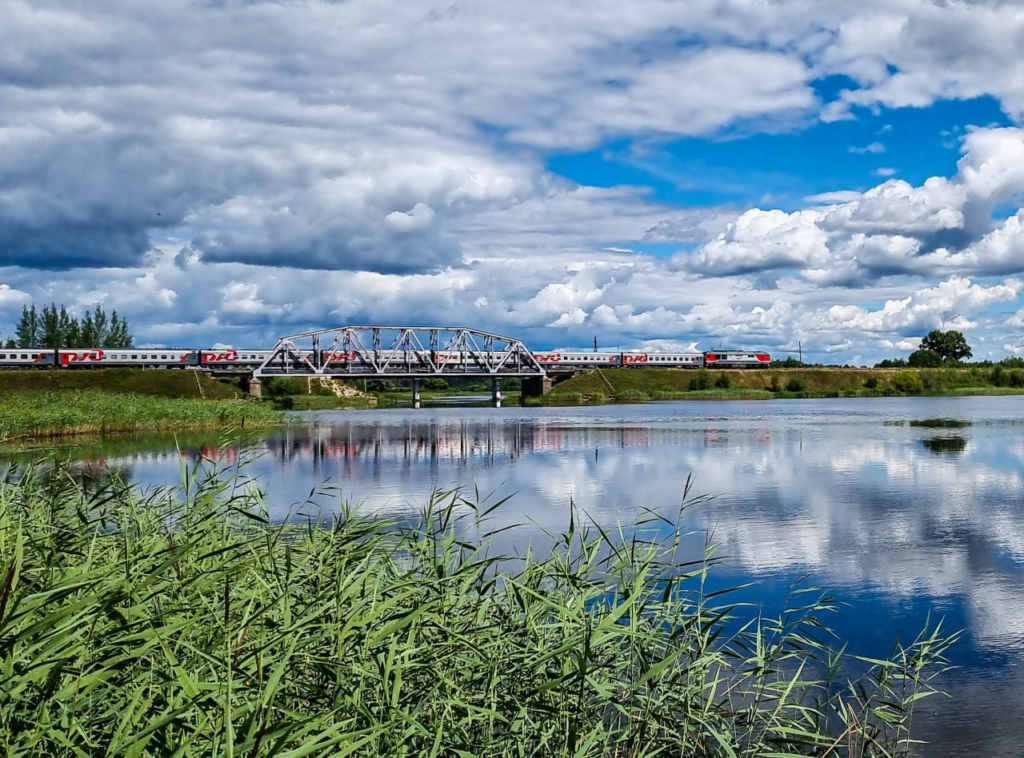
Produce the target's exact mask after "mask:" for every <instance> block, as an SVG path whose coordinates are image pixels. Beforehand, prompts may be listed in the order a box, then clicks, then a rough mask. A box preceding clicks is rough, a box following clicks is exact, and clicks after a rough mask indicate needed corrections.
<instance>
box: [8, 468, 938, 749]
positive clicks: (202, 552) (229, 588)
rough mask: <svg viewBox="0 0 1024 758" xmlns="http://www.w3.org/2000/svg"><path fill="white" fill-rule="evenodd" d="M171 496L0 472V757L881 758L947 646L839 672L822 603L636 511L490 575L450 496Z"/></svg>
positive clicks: (494, 563)
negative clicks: (748, 583)
mask: <svg viewBox="0 0 1024 758" xmlns="http://www.w3.org/2000/svg"><path fill="white" fill-rule="evenodd" d="M182 481H183V484H182V487H181V488H178V489H177V490H155V491H148V492H146V491H142V490H139V489H137V488H130V487H126V486H124V485H123V484H121V483H120V482H118V481H117V480H116V479H115V480H111V481H109V482H107V483H106V484H105V485H104V486H103V487H102V488H100V489H99V491H96V490H95V489H88V488H82V487H81V486H79V484H78V483H77V482H76V480H75V479H74V477H73V476H72V475H70V474H69V473H67V472H60V471H58V472H56V473H50V474H49V475H46V476H44V475H43V474H42V473H40V472H39V471H38V470H37V469H34V468H31V467H30V468H23V469H21V470H18V471H12V472H11V473H10V474H9V475H8V476H7V477H6V478H5V479H4V480H3V481H2V483H0V748H2V749H3V750H4V751H5V754H6V755H9V756H37V755H76V756H98V755H105V756H114V755H117V756H121V755H125V756H142V755H155V756H271V755H275V756H303V755H332V756H333V755H339V756H346V755H358V756H377V755H382V756H383V755H386V756H453V757H454V756H460V757H468V756H655V755H658V756H662V755H665V756H669V755H671V756H755V755H760V756H786V755H822V756H824V755H837V756H882V755H897V754H902V753H904V752H906V751H907V750H908V749H909V747H910V745H911V744H912V739H911V732H910V719H911V716H912V714H913V708H914V706H915V704H916V703H917V702H918V701H919V700H920V699H921V698H923V697H926V696H928V695H931V694H933V693H934V692H935V691H936V690H935V689H934V687H933V684H934V677H935V676H936V675H937V674H939V673H941V672H942V671H943V670H944V669H945V668H946V667H947V664H946V661H945V658H944V653H945V652H946V650H947V648H948V646H949V645H950V644H951V643H952V642H953V640H954V638H955V635H948V634H945V633H943V632H942V630H941V625H938V624H936V625H930V626H929V627H928V628H927V629H926V630H925V631H924V632H922V633H921V635H919V636H918V637H917V638H916V639H915V640H914V641H913V642H912V643H910V644H909V645H897V646H896V647H895V648H894V650H893V655H892V656H891V657H889V658H888V659H885V660H867V659H858V660H857V661H855V664H856V667H857V668H858V669H859V670H860V675H859V676H857V677H856V678H853V679H847V678H845V676H844V674H843V668H842V665H843V664H844V663H849V661H848V660H847V658H848V656H846V655H845V653H844V652H843V651H842V650H841V649H839V650H835V649H834V647H833V645H831V644H830V643H831V637H830V633H829V631H828V629H827V626H826V625H825V619H826V618H827V615H828V614H829V612H831V610H832V608H833V606H834V603H833V601H831V600H830V599H829V598H828V597H826V596H823V595H822V594H821V593H820V592H817V591H813V590H809V589H806V588H802V589H801V588H796V589H794V590H793V592H792V593H791V596H790V599H789V602H788V603H787V607H786V610H785V612H784V613H783V614H781V615H780V616H779V617H778V618H761V617H758V616H757V615H756V614H754V613H753V612H752V611H751V609H748V608H744V607H741V606H738V605H737V604H736V603H733V602H730V600H729V598H730V597H731V593H730V592H729V591H723V590H717V591H713V590H711V589H710V585H709V581H708V580H709V576H711V575H712V573H713V572H714V571H715V570H716V567H717V566H718V565H719V564H720V563H721V559H720V558H719V556H718V555H717V553H716V551H715V547H714V545H712V544H710V543H708V544H706V545H705V549H704V550H703V552H702V553H701V554H698V555H696V556H692V557H686V556H685V554H684V553H685V550H684V547H683V546H684V542H685V538H686V535H685V534H684V532H683V531H682V529H681V528H680V527H679V526H678V524H677V523H674V522H672V521H671V520H666V519H663V518H661V517H659V516H656V515H651V516H650V517H649V518H647V519H645V520H641V522H640V523H638V524H636V525H634V527H633V528H630V529H629V530H627V529H625V528H621V529H619V530H617V531H615V532H609V531H607V530H605V529H603V528H602V527H601V526H599V525H597V524H593V523H588V522H581V521H580V520H579V519H578V518H577V517H576V516H575V515H573V516H572V517H571V518H570V522H569V525H568V528H567V530H566V531H565V533H564V534H561V535H556V537H557V543H556V545H555V546H554V548H553V549H552V550H551V551H550V552H548V551H545V552H544V553H543V554H534V553H531V552H528V553H527V554H526V555H525V556H522V557H519V558H511V557H508V556H502V555H499V554H497V553H492V552H491V548H490V545H491V544H494V539H495V538H496V537H497V532H498V531H499V530H495V531H494V532H491V533H488V532H487V529H488V525H489V524H490V517H491V516H492V515H493V513H494V510H495V509H496V508H499V507H501V506H502V503H500V502H499V503H494V504H492V505H490V506H485V505H481V504H479V502H478V498H472V499H471V498H467V497H465V496H464V494H463V493H460V492H450V493H438V494H437V495H436V496H435V498H434V499H433V500H432V501H431V502H430V503H429V506H428V507H426V508H425V509H424V511H423V514H422V517H421V518H420V519H418V520H417V521H416V522H415V523H409V522H402V521H398V520H389V519H377V518H372V517H370V516H367V515H364V514H361V513H359V512H358V510H357V509H354V508H351V507H348V506H347V505H344V504H343V505H342V506H341V508H340V511H339V512H338V514H337V515H335V516H333V517H332V518H331V519H330V520H328V521H323V520H320V519H319V518H318V517H317V518H312V517H311V518H310V519H308V520H307V521H306V522H305V523H299V522H296V521H292V522H290V523H286V524H272V523H270V521H269V520H268V516H267V514H268V511H267V508H266V504H265V503H264V501H263V498H262V496H261V494H260V493H259V491H258V490H257V489H255V488H254V487H252V486H251V485H250V483H247V482H246V480H245V478H244V472H243V471H239V470H235V471H227V472H225V471H221V470H217V469H207V468H204V467H201V466H196V467H193V468H189V469H186V468H183V470H182ZM688 491H689V489H687V492H688ZM681 556H682V557H681Z"/></svg>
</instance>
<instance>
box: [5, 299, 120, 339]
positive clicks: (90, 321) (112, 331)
mask: <svg viewBox="0 0 1024 758" xmlns="http://www.w3.org/2000/svg"><path fill="white" fill-rule="evenodd" d="M15 333H16V339H15V342H16V345H15V346H16V347H48V348H60V347H73V348H88V347H106V348H115V349H117V348H120V349H128V348H130V347H132V345H133V343H134V341H135V338H134V337H133V336H132V333H131V329H130V328H129V327H128V322H127V321H125V320H124V319H123V318H121V317H120V316H119V315H118V313H117V311H113V312H112V313H111V316H110V319H109V320H108V319H107V313H106V311H104V310H103V308H102V307H101V306H99V305H97V306H96V307H95V308H94V309H93V310H92V311H91V312H89V313H86V315H85V316H83V317H82V319H81V320H80V321H79V320H77V319H76V318H75V317H74V316H72V315H71V314H70V313H68V311H67V308H65V307H64V306H63V305H61V306H60V307H58V306H57V304H56V303H50V304H49V305H47V306H44V307H43V309H42V311H37V310H36V306H35V304H34V303H33V304H32V306H31V307H29V306H25V308H23V309H22V313H21V319H20V320H19V321H18V325H17V328H16V332H15Z"/></svg>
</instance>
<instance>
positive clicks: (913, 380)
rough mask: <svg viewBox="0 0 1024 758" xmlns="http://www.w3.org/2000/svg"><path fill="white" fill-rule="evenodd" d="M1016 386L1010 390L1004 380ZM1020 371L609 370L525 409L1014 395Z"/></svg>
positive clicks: (564, 385)
mask: <svg viewBox="0 0 1024 758" xmlns="http://www.w3.org/2000/svg"><path fill="white" fill-rule="evenodd" d="M1011 380H1012V381H1013V382H1015V383H1016V384H1014V385H1013V386H1010V385H1009V383H1010V381H1011ZM1019 394H1024V371H1020V372H1019V373H1018V372H1003V371H1001V370H1000V371H998V372H996V373H993V372H992V371H991V370H985V369H980V368H962V369H961V368H944V369H921V370H918V369H905V368H904V369H849V368H830V369H808V368H798V369H792V368H790V369H764V370H761V369H757V370H728V371H703V372H701V371H687V370H683V369H656V368H644V369H629V368H612V369H600V370H590V371H587V372H584V373H581V374H577V375H576V376H574V377H572V378H570V379H567V380H566V381H563V382H561V383H559V384H557V385H555V387H554V388H553V389H552V390H551V392H550V393H548V394H547V395H545V396H544V397H543V398H528V399H527V404H529V405H572V404H590V403H592V404H600V403H606V402H646V401H651V400H770V399H787V398H788V399H793V398H836V397H850V398H853V397H889V396H898V395H930V396H942V395H1019Z"/></svg>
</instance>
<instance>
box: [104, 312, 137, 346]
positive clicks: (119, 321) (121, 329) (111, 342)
mask: <svg viewBox="0 0 1024 758" xmlns="http://www.w3.org/2000/svg"><path fill="white" fill-rule="evenodd" d="M133 341H134V340H133V338H132V335H131V332H129V331H128V322H127V321H125V320H124V319H123V318H121V317H120V316H118V315H117V311H113V312H111V314H110V330H109V331H108V332H107V336H106V337H105V338H104V339H103V347H112V348H116V349H120V350H127V349H128V348H130V347H131V346H132V342H133Z"/></svg>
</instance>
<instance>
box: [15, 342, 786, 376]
mask: <svg viewBox="0 0 1024 758" xmlns="http://www.w3.org/2000/svg"><path fill="white" fill-rule="evenodd" d="M271 354H272V351H271V350H234V349H210V350H199V349H181V348H173V349H169V348H139V349H131V350H123V349H120V348H89V349H77V350H76V349H70V348H61V349H49V348H7V349H4V348H0V368H13V367H18V366H50V367H58V368H115V367H118V366H125V367H134V368H206V369H209V370H211V371H244V370H249V369H255V368H256V367H258V366H260V365H262V364H263V363H264V362H265V361H266V360H267V359H268V358H269V357H270V356H271ZM471 355H472V354H471V353H469V352H460V351H443V350H442V351H434V352H433V353H432V354H431V353H430V352H429V351H425V350H424V351H418V350H408V351H406V350H394V351H389V350H377V351H370V350H368V351H363V350H349V351H344V350H342V351H337V350H336V351H328V350H323V351H321V356H320V357H321V362H322V363H324V364H327V365H334V366H337V367H338V368H344V369H345V370H352V371H353V372H356V373H358V372H360V371H361V370H366V369H368V368H370V367H371V366H372V365H373V363H374V362H385V361H386V362H388V363H389V364H390V365H391V366H396V365H409V366H414V365H425V364H427V363H428V361H429V359H430V358H432V359H433V361H434V363H435V365H442V366H447V367H450V368H452V367H456V366H462V365H467V366H469V365H476V363H475V361H473V360H472V358H471ZM304 357H305V358H306V359H307V360H309V361H312V360H313V357H314V356H313V354H312V353H306V354H305V356H304ZM533 357H534V360H536V361H537V363H539V364H540V365H541V366H542V367H543V368H545V369H548V370H555V371H557V370H558V369H567V370H571V369H581V368H614V367H622V366H624V367H636V368H639V367H643V366H650V367H655V368H658V367H661V368H685V369H699V368H723V369H724V368H767V367H768V366H769V365H770V364H771V356H770V355H769V354H768V353H765V352H758V351H747V350H707V351H704V352H702V353H701V352H684V353H654V352H640V351H625V352H598V351H571V350H567V351H553V352H536V353H533ZM292 363H293V365H294V366H295V367H298V365H300V363H301V362H299V361H292ZM279 368H287V367H284V366H281V367H279Z"/></svg>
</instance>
